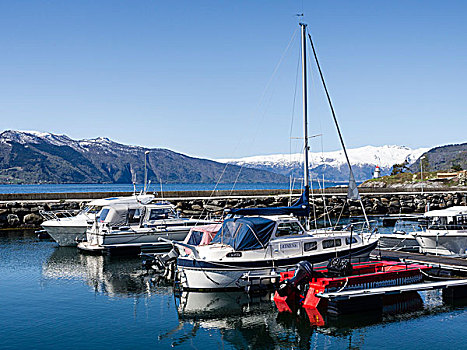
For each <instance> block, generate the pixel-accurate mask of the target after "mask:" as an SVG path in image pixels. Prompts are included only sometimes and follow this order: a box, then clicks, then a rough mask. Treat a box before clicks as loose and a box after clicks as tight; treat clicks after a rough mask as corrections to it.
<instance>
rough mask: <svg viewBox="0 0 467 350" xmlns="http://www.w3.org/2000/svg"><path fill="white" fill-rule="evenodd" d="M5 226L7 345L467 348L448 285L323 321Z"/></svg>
mask: <svg viewBox="0 0 467 350" xmlns="http://www.w3.org/2000/svg"><path fill="white" fill-rule="evenodd" d="M0 232H1V233H0V348H1V349H86V348H92V349H109V348H114V349H135V348H136V349H139V348H150V349H165V348H179V349H203V350H207V349H219V348H222V349H247V348H251V349H271V348H296V349H311V348H313V349H349V348H352V349H394V348H401V349H406V348H411V349H426V348H432V349H444V348H449V349H461V348H464V345H465V339H466V338H467V330H466V328H465V324H466V322H467V308H466V307H465V306H463V305H460V306H456V307H454V306H448V305H445V304H443V303H442V301H441V298H440V293H439V292H430V293H422V294H421V297H420V296H418V294H416V295H414V296H412V297H411V298H409V299H405V300H403V301H402V302H400V303H396V304H394V305H391V306H389V307H388V308H386V311H385V312H384V313H383V314H375V313H367V314H365V315H356V316H351V317H345V318H339V319H337V320H333V319H330V318H328V319H326V325H325V326H322V327H315V326H312V325H311V324H310V321H309V319H308V317H307V315H306V314H305V313H302V314H299V315H288V314H285V315H283V314H278V312H277V311H276V309H275V307H274V304H273V303H272V302H271V301H270V299H268V298H267V296H266V297H262V298H260V297H257V298H253V299H249V298H248V297H246V296H245V295H244V294H243V293H207V294H206V293H205V294H203V293H182V294H181V295H176V296H174V293H173V289H172V286H167V285H158V284H157V283H154V282H152V281H151V276H148V275H147V274H146V273H145V271H144V270H142V269H141V260H140V259H139V258H124V257H103V256H91V255H84V254H80V253H79V252H77V250H76V249H75V248H58V247H57V246H56V244H55V243H54V242H51V241H38V240H37V239H36V237H35V235H34V233H33V232H31V231H29V232H27V231H26V232H12V231H0Z"/></svg>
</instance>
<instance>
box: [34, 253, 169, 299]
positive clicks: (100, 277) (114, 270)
mask: <svg viewBox="0 0 467 350" xmlns="http://www.w3.org/2000/svg"><path fill="white" fill-rule="evenodd" d="M42 276H43V277H44V278H46V279H77V280H82V281H84V282H85V283H86V284H87V285H89V286H90V287H92V288H93V290H94V291H95V292H96V293H103V294H106V295H109V296H112V297H129V296H139V295H147V296H149V295H151V294H153V293H154V292H156V291H157V292H158V293H160V292H163V291H165V292H166V293H168V292H169V291H167V290H164V289H155V288H154V286H153V284H152V283H151V277H150V276H148V274H147V273H146V271H145V270H143V269H142V268H141V260H140V259H138V258H124V257H111V256H101V255H88V254H81V253H79V252H78V251H77V249H76V248H73V247H58V248H56V249H55V250H54V252H53V253H52V255H51V256H50V257H49V258H48V259H47V260H46V261H45V263H44V264H43V266H42Z"/></svg>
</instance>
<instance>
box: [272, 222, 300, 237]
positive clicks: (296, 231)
mask: <svg viewBox="0 0 467 350" xmlns="http://www.w3.org/2000/svg"><path fill="white" fill-rule="evenodd" d="M301 234H303V229H302V227H301V226H300V224H299V223H298V222H281V223H279V225H277V230H276V237H280V236H292V235H301Z"/></svg>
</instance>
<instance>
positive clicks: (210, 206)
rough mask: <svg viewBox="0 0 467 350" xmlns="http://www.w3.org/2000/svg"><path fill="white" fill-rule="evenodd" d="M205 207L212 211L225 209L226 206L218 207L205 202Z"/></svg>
mask: <svg viewBox="0 0 467 350" xmlns="http://www.w3.org/2000/svg"><path fill="white" fill-rule="evenodd" d="M204 209H206V210H207V211H210V212H221V211H223V210H224V207H218V206H217V205H212V204H205V205H204Z"/></svg>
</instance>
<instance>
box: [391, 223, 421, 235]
mask: <svg viewBox="0 0 467 350" xmlns="http://www.w3.org/2000/svg"><path fill="white" fill-rule="evenodd" d="M423 230H424V227H423V225H421V224H420V223H417V222H411V221H401V222H399V221H397V222H396V224H395V225H394V230H393V233H409V232H420V231H423Z"/></svg>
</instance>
